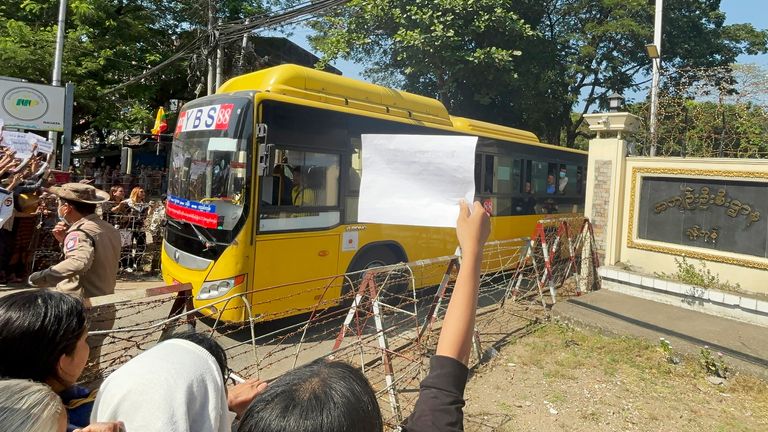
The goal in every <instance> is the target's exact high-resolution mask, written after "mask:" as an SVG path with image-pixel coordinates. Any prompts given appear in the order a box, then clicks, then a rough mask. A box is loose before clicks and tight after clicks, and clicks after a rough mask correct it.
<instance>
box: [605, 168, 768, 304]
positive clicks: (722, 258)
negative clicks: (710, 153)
mask: <svg viewBox="0 0 768 432" xmlns="http://www.w3.org/2000/svg"><path fill="white" fill-rule="evenodd" d="M625 174H626V180H625V184H624V189H623V192H622V194H621V197H620V201H621V202H622V203H623V208H624V210H623V211H624V214H625V215H627V217H626V218H625V223H623V227H622V234H621V238H619V239H617V240H618V242H619V243H620V244H619V247H620V252H619V255H620V259H619V261H621V262H623V263H627V264H630V265H631V266H632V267H633V268H636V269H638V270H642V271H644V272H646V273H650V274H652V273H654V272H664V273H675V272H676V271H677V266H676V263H675V259H674V258H676V257H683V256H685V257H686V259H687V260H688V262H689V263H693V264H696V265H698V264H699V260H703V261H705V262H706V264H707V268H708V269H709V270H711V271H712V273H714V274H718V275H719V277H720V280H721V281H727V282H731V283H738V284H739V285H740V287H741V288H742V289H744V290H745V291H752V292H761V293H768V284H766V282H765V280H766V276H768V274H766V270H767V269H768V259H765V258H760V257H755V256H752V255H743V254H737V253H731V252H722V251H713V250H711V249H705V248H697V247H690V246H683V245H678V244H672V243H664V242H658V241H650V240H643V239H638V238H637V221H638V213H639V211H638V210H639V209H638V206H639V201H640V194H639V191H640V185H641V182H642V180H643V177H645V176H656V177H658V176H664V177H684V178H691V177H693V178H710V179H731V180H734V179H738V180H747V181H766V182H768V161H766V160H758V159H699V158H686V159H682V158H659V157H655V158H644V157H643V158H641V157H629V158H627V159H626V169H625ZM760 204H761V205H766V204H768V203H760Z"/></svg>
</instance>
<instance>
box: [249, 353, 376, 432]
mask: <svg viewBox="0 0 768 432" xmlns="http://www.w3.org/2000/svg"><path fill="white" fill-rule="evenodd" d="M383 428H384V421H383V420H382V418H381V411H380V410H379V403H378V401H377V400H376V394H375V393H374V391H373V389H372V388H371V385H370V384H369V383H368V380H367V379H366V378H365V375H363V373H362V372H361V371H360V369H358V368H356V367H354V366H352V365H350V364H348V363H345V362H341V361H327V360H326V359H324V358H320V359H317V360H315V361H313V362H311V363H309V364H306V365H304V366H302V367H299V368H297V369H294V370H293V371H291V372H289V373H286V374H285V375H283V376H281V377H280V378H278V379H277V380H275V381H273V382H272V383H271V384H270V385H269V387H267V389H266V391H264V393H262V394H260V395H259V396H258V397H256V399H254V401H253V403H251V405H250V406H249V407H248V409H247V410H246V412H245V414H244V415H243V419H242V421H241V422H240V426H239V427H238V431H241V432H242V431H247V432H282V431H291V432H354V431H362V432H381V431H382V430H383Z"/></svg>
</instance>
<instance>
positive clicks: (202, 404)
mask: <svg viewBox="0 0 768 432" xmlns="http://www.w3.org/2000/svg"><path fill="white" fill-rule="evenodd" d="M209 342H211V343H209ZM201 343H202V344H201ZM202 345H205V346H202ZM211 351H214V352H216V354H213V353H212V352H211ZM222 352H223V350H222V348H221V347H220V346H218V345H217V344H216V341H214V340H213V339H211V338H210V336H207V335H202V337H201V338H196V337H187V338H185V339H180V338H176V337H172V338H171V339H168V340H165V341H162V342H160V343H159V344H157V345H155V346H154V347H152V348H150V349H148V350H146V351H144V352H143V353H141V354H139V355H138V356H136V357H134V358H132V359H131V360H129V361H128V362H127V363H125V364H124V365H122V366H120V368H118V369H117V370H115V371H114V372H112V373H111V374H110V375H109V376H108V377H107V379H106V380H104V383H103V384H102V385H101V387H100V388H99V392H98V394H97V396H96V401H95V402H94V404H93V411H92V413H91V420H92V421H97V422H103V421H117V420H120V421H122V422H123V423H125V427H126V430H129V431H166V430H190V431H196V432H225V431H226V432H230V431H231V430H232V420H233V419H234V414H232V415H230V414H229V410H228V409H227V394H226V386H225V384H224V377H223V375H222V364H221V361H220V360H221V359H217V358H216V357H218V356H219V355H220V354H221V353H222ZM224 367H226V366H224ZM137 406H145V407H153V410H154V413H155V414H154V415H151V416H148V415H147V414H146V412H144V411H142V410H137V409H136V407H137Z"/></svg>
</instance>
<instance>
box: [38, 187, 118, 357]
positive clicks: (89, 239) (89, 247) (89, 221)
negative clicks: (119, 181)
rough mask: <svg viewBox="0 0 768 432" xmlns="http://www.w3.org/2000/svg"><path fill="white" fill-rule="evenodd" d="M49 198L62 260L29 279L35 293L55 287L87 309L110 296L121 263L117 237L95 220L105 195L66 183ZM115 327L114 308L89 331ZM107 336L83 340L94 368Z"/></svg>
mask: <svg viewBox="0 0 768 432" xmlns="http://www.w3.org/2000/svg"><path fill="white" fill-rule="evenodd" d="M49 192H51V193H53V194H54V195H56V196H58V197H59V202H58V208H57V214H58V216H59V219H60V220H61V222H59V223H58V224H56V227H54V229H53V236H54V237H55V238H56V239H57V240H58V241H59V243H61V245H62V248H63V251H64V260H63V261H61V262H60V263H58V264H55V265H53V266H51V267H49V268H47V269H45V270H42V271H39V272H35V273H33V274H31V275H30V276H29V283H30V284H31V285H33V286H37V287H51V286H55V287H56V288H55V289H56V290H59V291H63V292H66V293H69V294H72V295H75V296H78V297H80V298H82V299H83V301H84V303H85V305H86V307H90V305H91V303H90V301H89V299H90V298H91V297H96V296H102V295H107V294H114V292H115V283H116V280H117V270H118V264H119V261H120V246H121V245H120V233H119V232H118V231H117V229H116V228H115V227H113V226H112V225H110V224H109V223H107V222H105V221H103V220H101V219H100V218H99V217H98V216H97V215H96V206H97V205H100V204H101V203H102V202H104V201H107V200H109V194H108V193H106V192H104V191H101V190H98V189H96V188H95V187H93V186H91V185H89V184H83V183H66V184H64V185H62V186H53V187H51V188H50V189H49ZM114 322H115V308H114V305H111V307H109V306H108V307H99V308H98V312H97V313H92V315H91V326H90V330H109V329H111V328H112V326H113V325H114ZM105 337H106V336H104V335H98V336H92V337H89V338H88V342H89V345H90V346H91V356H90V360H91V361H93V362H94V363H95V365H94V366H96V367H98V362H99V357H100V355H101V345H102V343H103V342H104V339H105Z"/></svg>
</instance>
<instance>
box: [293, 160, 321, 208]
mask: <svg viewBox="0 0 768 432" xmlns="http://www.w3.org/2000/svg"><path fill="white" fill-rule="evenodd" d="M321 171H322V169H321V167H310V168H309V169H308V170H307V173H306V175H304V174H303V173H302V168H301V167H294V169H293V189H292V190H291V198H292V201H293V205H295V206H314V205H317V186H318V185H319V184H320V181H321V180H320V179H319V178H318V177H319V176H320V175H321V174H322V173H321Z"/></svg>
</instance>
